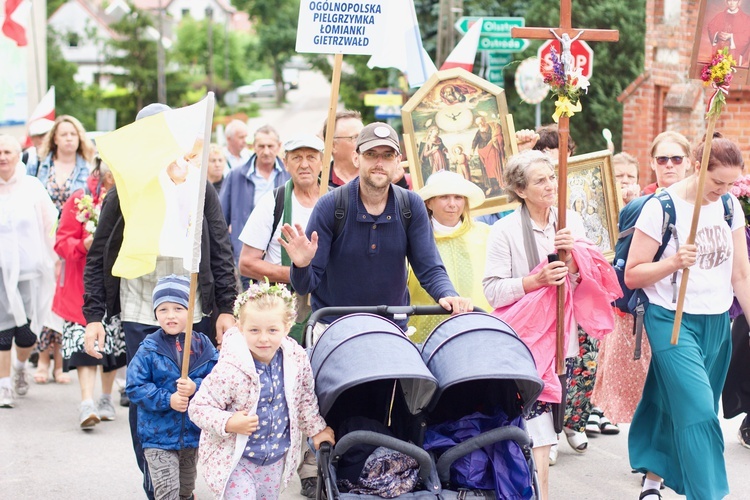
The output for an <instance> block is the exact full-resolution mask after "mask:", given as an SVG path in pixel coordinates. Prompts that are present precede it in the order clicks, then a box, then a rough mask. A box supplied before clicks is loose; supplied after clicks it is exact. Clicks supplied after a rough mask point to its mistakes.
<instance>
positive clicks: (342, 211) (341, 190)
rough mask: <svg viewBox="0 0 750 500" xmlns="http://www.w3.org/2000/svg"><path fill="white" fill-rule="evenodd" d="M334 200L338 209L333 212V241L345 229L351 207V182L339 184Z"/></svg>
mask: <svg viewBox="0 0 750 500" xmlns="http://www.w3.org/2000/svg"><path fill="white" fill-rule="evenodd" d="M333 200H334V204H335V206H336V209H335V210H334V212H333V216H334V218H335V220H334V226H333V238H331V241H334V240H336V238H338V237H339V235H340V234H341V232H342V231H343V230H344V223H345V222H346V213H347V212H348V209H349V183H346V184H344V185H343V186H339V187H337V188H336V189H334V190H333Z"/></svg>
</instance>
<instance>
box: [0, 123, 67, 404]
mask: <svg viewBox="0 0 750 500" xmlns="http://www.w3.org/2000/svg"><path fill="white" fill-rule="evenodd" d="M56 221H57V210H56V209H55V205H54V204H53V203H52V200H50V197H49V194H47V191H46V190H45V189H44V186H43V185H42V183H41V182H39V180H38V179H35V178H34V177H30V176H27V175H26V171H25V169H24V168H23V164H22V163H21V145H20V144H19V143H18V141H16V140H15V139H14V138H13V137H11V136H9V135H0V407H2V408H12V407H13V406H14V404H15V402H14V392H15V394H17V395H19V396H23V395H25V394H26V392H27V391H28V389H29V384H28V381H27V377H26V370H25V367H26V360H27V359H28V358H29V355H30V354H31V349H32V347H33V346H34V344H35V343H36V340H37V335H38V334H39V332H40V331H41V329H42V325H43V324H44V322H45V320H46V316H47V314H48V313H49V310H50V305H51V303H52V295H53V294H54V290H55V283H54V282H55V277H54V267H55V261H56V257H55V253H54V250H53V245H54V235H53V230H54V226H55V222H56ZM13 343H15V344H16V359H14V360H13V369H14V372H15V373H14V377H13V384H11V379H10V371H11V355H10V349H11V345H12V344H13ZM11 385H12V386H11Z"/></svg>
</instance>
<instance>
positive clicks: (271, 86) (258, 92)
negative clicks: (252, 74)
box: [236, 78, 276, 98]
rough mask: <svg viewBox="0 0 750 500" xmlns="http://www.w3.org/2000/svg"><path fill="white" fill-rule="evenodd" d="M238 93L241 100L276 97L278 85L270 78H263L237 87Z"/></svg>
mask: <svg viewBox="0 0 750 500" xmlns="http://www.w3.org/2000/svg"><path fill="white" fill-rule="evenodd" d="M236 91H237V95H238V96H240V98H253V97H276V83H275V82H274V81H273V80H272V79H270V78H263V79H260V80H255V81H254V82H252V83H251V84H250V85H242V86H241V87H237V89H236Z"/></svg>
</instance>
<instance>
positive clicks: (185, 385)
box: [177, 377, 196, 398]
mask: <svg viewBox="0 0 750 500" xmlns="http://www.w3.org/2000/svg"><path fill="white" fill-rule="evenodd" d="M195 387H196V386H195V382H193V381H192V380H191V379H190V377H188V378H178V379H177V394H179V395H180V396H185V397H186V398H189V397H190V396H192V395H193V394H195Z"/></svg>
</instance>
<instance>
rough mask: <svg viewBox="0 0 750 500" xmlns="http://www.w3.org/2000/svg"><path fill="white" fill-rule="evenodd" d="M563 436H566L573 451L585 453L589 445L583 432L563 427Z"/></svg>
mask: <svg viewBox="0 0 750 500" xmlns="http://www.w3.org/2000/svg"><path fill="white" fill-rule="evenodd" d="M565 437H567V438H568V444H569V445H570V447H571V448H573V451H575V452H577V453H585V452H586V449H587V448H588V446H589V438H588V437H587V436H586V433H585V432H576V431H574V430H571V429H568V428H567V427H566V428H565Z"/></svg>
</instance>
